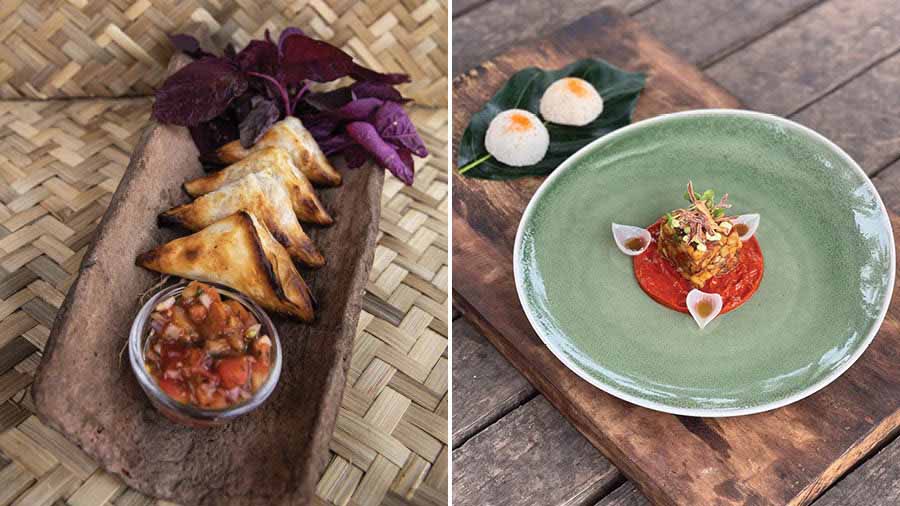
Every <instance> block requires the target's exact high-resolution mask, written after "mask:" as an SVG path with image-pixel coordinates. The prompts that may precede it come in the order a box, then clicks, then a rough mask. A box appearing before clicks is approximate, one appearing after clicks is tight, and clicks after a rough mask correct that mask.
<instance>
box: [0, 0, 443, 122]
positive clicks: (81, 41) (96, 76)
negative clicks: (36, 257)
mask: <svg viewBox="0 0 900 506" xmlns="http://www.w3.org/2000/svg"><path fill="white" fill-rule="evenodd" d="M447 3H448V2H447V0H399V1H398V0H367V1H357V0H237V1H219V0H181V1H175V0H3V1H0V98H50V97H61V96H70V97H72V96H104V97H119V96H123V95H149V94H150V93H151V92H152V90H153V89H154V88H155V87H156V85H158V84H159V82H160V80H161V79H162V77H163V74H164V73H163V71H164V70H165V68H166V64H167V63H168V61H169V57H170V56H171V55H172V47H171V45H170V44H169V42H168V39H167V37H166V34H168V33H178V32H179V31H184V30H185V29H186V28H187V27H188V26H189V25H190V24H192V23H199V24H201V25H204V26H206V27H207V29H208V31H209V33H210V34H212V38H213V41H214V42H215V43H216V47H219V48H222V47H225V45H226V44H227V43H228V42H232V43H234V44H235V45H236V46H237V47H243V46H244V45H245V44H246V43H247V42H248V41H249V40H250V39H254V38H261V37H262V35H263V32H264V31H265V30H266V29H267V28H268V29H270V30H272V31H273V32H274V33H278V32H280V31H281V29H282V28H284V27H285V26H299V27H302V28H303V29H304V30H307V31H308V32H309V33H310V35H314V36H316V37H318V38H321V39H324V40H327V41H329V42H331V43H332V44H335V45H337V46H341V47H343V48H344V49H345V50H346V51H348V52H350V53H351V54H353V55H354V56H356V57H357V59H359V60H360V61H361V62H363V63H364V64H366V65H367V66H370V67H372V68H375V69H376V70H383V71H395V72H405V73H407V74H409V75H410V76H412V79H413V82H412V83H411V84H408V85H406V86H405V87H404V88H402V91H403V92H404V94H406V95H408V96H410V97H413V98H415V99H416V100H417V101H419V102H420V103H422V104H427V105H436V106H444V107H446V105H447V77H446V76H447V65H448V58H447V50H448V42H447V40H448V39H447Z"/></svg>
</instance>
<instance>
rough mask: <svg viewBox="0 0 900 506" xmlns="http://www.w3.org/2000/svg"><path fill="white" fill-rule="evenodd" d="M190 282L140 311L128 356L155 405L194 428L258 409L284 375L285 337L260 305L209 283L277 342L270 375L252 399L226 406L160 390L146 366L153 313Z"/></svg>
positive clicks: (165, 292)
mask: <svg viewBox="0 0 900 506" xmlns="http://www.w3.org/2000/svg"><path fill="white" fill-rule="evenodd" d="M187 284H188V282H187V281H181V282H179V283H177V284H175V285H172V286H169V287H166V288H163V289H161V290H160V291H159V292H157V293H156V294H155V295H153V297H151V298H150V300H148V301H147V303H146V304H144V306H143V307H142V308H141V310H140V311H139V312H138V314H137V317H135V319H134V323H132V325H131V333H130V334H129V336H128V356H129V361H130V362H131V370H132V371H134V375H135V377H137V380H138V383H140V385H141V388H142V389H144V392H145V393H146V394H147V397H149V398H150V402H151V403H152V404H153V406H154V407H155V408H156V409H157V410H158V411H159V412H160V413H162V414H163V415H165V416H166V417H167V418H169V419H170V420H173V421H175V422H178V423H181V424H184V425H188V426H191V427H210V426H215V425H222V424H225V423H228V422H230V421H231V420H234V419H235V418H237V417H239V416H241V415H243V414H246V413H249V412H251V411H253V410H254V409H256V408H258V407H259V406H260V405H262V404H263V403H264V402H265V401H266V399H267V398H268V397H269V395H271V394H272V391H273V390H275V385H277V384H278V379H279V377H280V376H281V340H280V339H279V337H278V331H277V330H276V329H275V325H273V324H272V320H270V319H269V316H268V315H267V314H266V313H265V311H263V309H262V308H261V307H259V305H257V304H256V303H255V302H253V301H252V300H250V299H248V298H247V297H244V296H243V295H241V294H239V293H237V292H235V291H234V290H231V289H230V288H227V287H224V286H221V285H217V284H215V283H206V284H208V285H210V286H213V287H215V289H216V290H218V291H219V293H220V294H221V296H222V298H223V299H225V300H227V299H234V300H237V301H238V302H240V303H241V304H243V305H244V307H246V308H247V310H248V311H250V313H251V314H252V315H253V316H255V317H256V319H257V321H259V323H260V324H261V325H262V329H261V330H260V332H261V333H262V334H263V335H268V336H269V338H270V339H271V340H272V343H273V346H272V367H271V368H270V369H269V377H268V378H267V379H266V381H265V383H263V385H262V386H261V387H260V388H259V390H257V391H256V392H255V393H254V394H253V396H252V397H251V398H250V399H248V400H246V401H244V402H242V403H240V404H236V405H234V406H231V407H228V408H225V409H203V408H199V407H197V406H192V405H188V404H182V403H180V402H177V401H175V400H174V399H172V398H171V397H169V396H168V395H167V394H166V393H165V392H164V391H163V390H162V389H160V387H159V385H157V384H156V380H155V379H153V376H151V375H150V373H149V372H148V371H147V369H146V367H145V366H144V351H145V348H146V347H145V343H146V341H147V339H148V338H149V337H150V313H152V312H153V309H154V308H155V307H156V305H157V304H158V303H159V302H161V301H163V300H165V299H167V298H168V297H173V296H177V295H178V294H180V293H181V292H182V291H183V290H184V288H185V287H186V286H187Z"/></svg>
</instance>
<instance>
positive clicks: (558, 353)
mask: <svg viewBox="0 0 900 506" xmlns="http://www.w3.org/2000/svg"><path fill="white" fill-rule="evenodd" d="M703 116H719V117H729V116H730V117H734V116H739V117H747V118H753V119H758V120H763V121H768V122H771V123H774V124H777V125H780V126H786V127H790V128H792V129H797V130H799V131H801V132H803V133H805V134H807V135H809V136H810V137H812V138H813V139H815V140H818V141H820V142H822V143H823V144H824V145H825V146H826V147H828V148H829V149H831V150H832V151H833V152H834V153H835V154H836V155H837V156H839V157H840V158H842V159H843V160H844V161H845V162H846V163H847V164H848V165H849V166H850V167H851V168H852V169H853V170H855V171H856V172H857V174H859V175H861V176H862V177H863V181H864V182H865V185H866V186H867V187H868V189H869V190H871V192H872V193H873V194H874V195H875V199H876V200H877V201H878V205H879V209H880V210H881V213H882V215H883V216H884V217H885V218H886V219H887V222H888V226H887V232H888V235H889V236H890V238H891V241H890V267H889V269H888V281H889V283H888V291H887V294H886V296H885V298H884V302H883V303H882V307H881V308H880V310H879V313H878V317H877V318H876V324H875V325H873V326H872V329H871V330H870V331H869V333H868V335H866V337H865V339H863V340H862V342H861V344H860V345H859V346H857V348H856V349H855V350H854V351H853V353H852V354H851V355H850V359H849V360H847V361H845V362H844V363H843V364H841V366H839V367H837V368H835V369H834V370H832V371H831V372H830V373H828V374H827V375H825V377H823V378H821V379H820V380H819V381H816V382H815V383H813V384H811V385H809V386H807V387H806V388H804V389H802V390H800V391H798V392H795V393H793V394H791V395H788V396H786V397H783V398H780V399H777V400H774V401H771V402H766V403H762V404H758V405H754V406H748V407H739V408H684V407H679V406H671V405H669V404H665V403H661V402H657V401H653V400H648V399H644V398H641V397H638V396H635V395H632V394H630V393H628V392H625V391H622V390H620V389H618V388H617V387H615V386H613V385H611V384H608V383H604V382H602V381H599V380H597V379H596V378H594V377H592V376H590V375H589V374H588V373H587V371H585V370H584V368H582V367H581V366H580V365H578V364H577V363H575V362H574V361H573V360H571V359H569V358H568V357H567V356H566V355H565V354H564V353H563V352H562V350H561V349H560V348H559V347H558V346H557V345H555V344H553V343H552V342H551V341H550V340H549V339H548V338H546V337H545V336H544V335H543V333H542V332H541V330H540V327H539V325H537V322H536V317H535V316H534V315H533V314H532V310H531V308H530V307H529V304H527V303H526V296H525V287H524V274H523V272H522V261H521V253H522V240H523V236H524V229H525V223H526V222H528V221H529V219H530V217H531V215H532V214H533V213H534V209H535V207H536V205H537V204H536V203H537V202H538V201H539V200H540V199H541V197H542V195H543V194H544V192H545V191H546V190H547V188H549V187H550V185H551V184H552V183H553V181H555V180H556V179H557V178H558V177H560V175H561V174H563V173H564V172H566V171H567V170H569V169H570V168H571V167H572V166H573V165H574V164H575V163H576V162H577V161H579V160H581V159H582V158H583V157H584V156H585V155H586V154H588V153H589V152H591V151H593V150H594V149H595V148H596V147H597V146H599V145H602V144H605V143H609V142H612V141H614V140H615V139H617V138H618V137H621V136H623V135H625V134H627V133H628V132H631V131H632V130H637V129H640V128H644V127H646V126H649V125H652V124H655V123H661V122H665V121H669V120H672V119H675V118H685V117H703ZM890 223H891V220H890V215H889V214H888V212H887V208H886V207H885V205H884V201H883V200H882V198H881V194H879V193H878V189H877V188H875V185H874V184H873V183H872V180H871V179H870V178H869V176H868V175H867V174H866V173H865V172H864V171H863V170H862V168H861V167H860V166H859V164H858V163H856V161H855V160H854V159H853V158H852V157H850V155H848V154H847V152H846V151H844V150H843V149H842V148H841V147H840V146H838V145H837V144H835V143H834V142H832V141H831V140H829V139H828V138H827V137H825V136H824V135H822V134H820V133H819V132H816V131H815V130H813V129H812V128H809V127H807V126H805V125H801V124H800V123H797V122H795V121H791V120H789V119H786V118H782V117H780V116H776V115H774V114H769V113H764V112H758V111H752V110H748V109H728V108H714V109H692V110H686V111H678V112H672V113H667V114H661V115H658V116H654V117H652V118H647V119H644V120H641V121H638V122H635V123H632V124H630V125H627V126H625V127H622V128H620V129H618V130H616V131H614V132H611V133H609V134H606V135H604V136H602V137H599V138H597V139H594V140H593V141H591V142H590V143H589V144H587V145H586V146H584V147H583V148H581V149H579V150H578V151H576V152H575V153H573V154H572V155H571V156H569V157H568V158H566V159H565V160H564V161H563V162H562V163H561V164H559V166H557V168H556V169H555V170H554V171H553V172H552V173H550V175H549V176H547V177H546V178H545V179H544V181H543V182H542V183H541V185H540V186H539V187H538V189H537V190H536V191H535V192H534V194H533V195H532V196H531V199H530V200H529V201H528V205H527V206H526V207H525V211H524V212H523V213H522V217H521V218H520V219H519V225H518V227H517V229H516V237H515V242H514V244H513V276H514V278H515V283H516V295H517V296H518V298H519V305H520V306H521V308H522V310H523V311H524V312H525V316H526V317H527V318H528V323H529V324H530V325H531V328H532V329H533V330H534V332H535V333H536V334H537V336H538V338H540V340H541V342H543V343H544V346H546V347H547V348H548V349H549V350H550V352H551V353H552V354H553V355H554V356H555V357H556V358H557V360H559V361H560V362H562V363H563V365H565V366H566V368H567V369H569V370H570V371H572V372H574V373H575V374H576V375H578V376H579V377H580V378H581V379H583V380H585V381H587V382H588V383H589V384H591V385H592V386H594V387H595V388H598V389H600V390H602V391H604V392H606V393H608V394H610V395H612V396H613V397H616V398H619V399H622V400H624V401H627V402H630V403H632V404H635V405H637V406H641V407H644V408H648V409H652V410H654V411H660V412H663V413H669V414H673V415H685V416H698V417H709V418H720V417H730V416H743V415H751V414H756V413H762V412H765V411H770V410H773V409H777V408H780V407H783V406H787V405H789V404H793V403H794V402H797V401H799V400H801V399H804V398H806V397H809V396H810V395H812V394H814V393H816V392H818V391H819V390H821V389H823V388H825V387H826V386H828V385H829V384H830V383H831V382H833V381H834V380H836V379H837V378H839V377H840V376H841V375H842V374H844V373H845V372H846V371H847V370H848V369H849V368H850V367H851V366H852V365H853V364H855V363H856V361H857V360H859V357H861V356H862V354H863V353H864V352H865V351H866V350H867V349H868V348H869V345H871V344H872V341H873V340H874V339H875V335H876V334H877V333H878V331H879V330H881V326H882V324H883V323H884V318H885V316H886V315H887V310H888V308H889V307H890V305H891V299H892V297H893V293H894V282H895V276H896V262H897V257H896V255H897V252H896V245H895V242H894V231H893V227H892V226H891V225H890Z"/></svg>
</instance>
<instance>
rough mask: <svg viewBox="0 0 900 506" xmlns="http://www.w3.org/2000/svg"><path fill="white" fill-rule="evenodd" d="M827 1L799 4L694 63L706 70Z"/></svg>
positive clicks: (818, 0)
mask: <svg viewBox="0 0 900 506" xmlns="http://www.w3.org/2000/svg"><path fill="white" fill-rule="evenodd" d="M660 1H662V0H660ZM827 1H828V0H812V1H811V2H810V3H808V4H806V5H802V6H801V7H800V8H798V9H797V10H796V11H793V12H790V13H788V15H787V16H785V17H784V18H783V19H781V20H780V21H778V22H776V23H774V24H773V25H772V26H770V27H769V28H767V29H766V30H763V31H761V32H759V33H758V34H756V35H753V36H751V37H748V38H747V39H745V40H742V41H737V42H735V43H734V44H732V45H731V46H727V47H724V48H722V49H721V51H719V52H718V53H716V54H714V55H712V56H710V57H709V58H707V59H706V60H704V61H700V62H697V64H696V65H697V67H698V68H699V69H700V70H706V69H707V68H709V67H712V66H713V65H715V64H716V63H719V62H720V61H722V60H724V59H726V58H728V57H729V56H731V55H733V54H735V53H737V52H738V51H740V50H742V49H744V48H745V47H747V46H749V45H751V44H753V43H754V42H756V41H757V40H759V39H761V38H763V37H765V36H766V35H768V34H770V33H772V32H774V31H775V30H778V29H779V28H781V27H783V26H785V25H787V24H788V23H790V22H791V21H793V20H795V19H797V18H799V17H800V16H802V15H804V14H806V13H807V12H809V11H811V10H812V9H814V8H816V7H818V6H819V5H821V4H823V3H825V2H827Z"/></svg>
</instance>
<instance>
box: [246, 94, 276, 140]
mask: <svg viewBox="0 0 900 506" xmlns="http://www.w3.org/2000/svg"><path fill="white" fill-rule="evenodd" d="M253 98H254V101H255V102H256V103H255V104H254V105H253V108H252V109H250V112H249V113H248V114H247V116H245V117H244V119H243V120H241V124H240V127H239V128H240V132H241V146H244V147H245V148H250V147H252V146H253V145H254V144H256V141H258V140H259V138H260V137H262V135H263V134H264V133H266V131H268V130H269V127H270V126H272V125H274V124H275V122H276V121H278V116H279V115H280V114H281V112H280V111H279V110H278V106H277V105H275V102H272V101H271V100H268V99H265V98H260V97H253Z"/></svg>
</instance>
